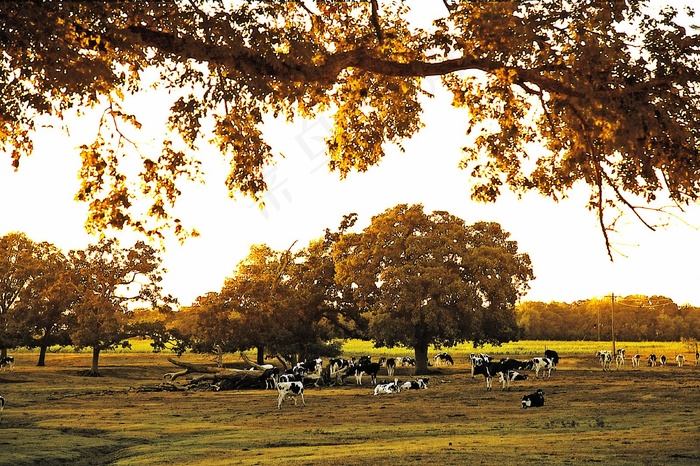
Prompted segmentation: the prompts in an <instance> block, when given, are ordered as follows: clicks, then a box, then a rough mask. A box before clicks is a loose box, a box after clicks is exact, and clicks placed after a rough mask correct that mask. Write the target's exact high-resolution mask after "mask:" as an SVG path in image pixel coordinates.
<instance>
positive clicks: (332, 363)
mask: <svg viewBox="0 0 700 466" xmlns="http://www.w3.org/2000/svg"><path fill="white" fill-rule="evenodd" d="M349 365H350V361H348V360H347V359H344V358H333V359H329V360H328V366H329V367H330V368H331V375H333V374H335V373H336V372H338V371H339V370H340V369H344V368H346V367H348V366H349Z"/></svg>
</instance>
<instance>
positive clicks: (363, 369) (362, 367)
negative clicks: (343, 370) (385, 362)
mask: <svg viewBox="0 0 700 466" xmlns="http://www.w3.org/2000/svg"><path fill="white" fill-rule="evenodd" d="M380 367H381V366H380V365H379V363H378V362H369V363H365V364H357V365H355V366H353V367H351V368H350V371H349V373H354V374H355V382H356V383H357V385H362V374H367V375H369V376H370V379H371V382H372V385H377V374H378V373H379V368H380Z"/></svg>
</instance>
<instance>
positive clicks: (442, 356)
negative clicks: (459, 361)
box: [433, 353, 455, 366]
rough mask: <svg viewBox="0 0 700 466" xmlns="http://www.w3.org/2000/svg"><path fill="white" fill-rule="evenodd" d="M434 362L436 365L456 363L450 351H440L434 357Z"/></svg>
mask: <svg viewBox="0 0 700 466" xmlns="http://www.w3.org/2000/svg"><path fill="white" fill-rule="evenodd" d="M433 362H434V363H435V365H436V366H439V365H442V364H444V365H446V366H447V365H454V363H455V362H454V360H453V359H452V356H450V354H449V353H438V354H436V355H435V356H434V357H433Z"/></svg>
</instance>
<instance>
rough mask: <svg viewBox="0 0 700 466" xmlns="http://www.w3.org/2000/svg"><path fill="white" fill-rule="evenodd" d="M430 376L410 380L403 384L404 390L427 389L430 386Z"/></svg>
mask: <svg viewBox="0 0 700 466" xmlns="http://www.w3.org/2000/svg"><path fill="white" fill-rule="evenodd" d="M429 381H430V379H429V378H428V377H419V378H417V379H416V380H409V381H408V382H404V383H403V385H401V389H402V390H425V389H426V388H428V382H429Z"/></svg>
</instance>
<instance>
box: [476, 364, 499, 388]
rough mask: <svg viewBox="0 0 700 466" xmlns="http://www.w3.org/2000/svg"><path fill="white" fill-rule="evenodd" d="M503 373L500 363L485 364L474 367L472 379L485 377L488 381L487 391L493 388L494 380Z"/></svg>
mask: <svg viewBox="0 0 700 466" xmlns="http://www.w3.org/2000/svg"><path fill="white" fill-rule="evenodd" d="M500 371H501V364H500V363H498V362H484V363H482V364H479V365H477V366H473V367H472V377H475V376H477V375H483V376H484V378H485V379H486V390H491V388H493V378H494V377H495V376H496V375H498V373H499V372H500Z"/></svg>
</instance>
